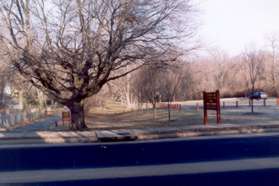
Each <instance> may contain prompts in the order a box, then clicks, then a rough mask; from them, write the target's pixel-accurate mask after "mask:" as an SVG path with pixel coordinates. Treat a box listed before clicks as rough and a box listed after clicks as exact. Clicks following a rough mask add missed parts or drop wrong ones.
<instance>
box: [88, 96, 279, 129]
mask: <svg viewBox="0 0 279 186" xmlns="http://www.w3.org/2000/svg"><path fill="white" fill-rule="evenodd" d="M227 101H231V103H232V105H233V101H235V100H233V99H230V100H227ZM246 102H247V100H244V99H243V100H240V107H238V108H235V107H233V106H231V107H228V108H225V109H222V111H221V112H222V123H223V124H236V125H245V124H279V107H277V106H275V104H273V105H272V106H267V107H263V106H262V104H261V101H259V102H257V103H256V104H257V106H255V112H256V113H255V114H250V107H248V106H244V104H245V103H246ZM195 103H196V102H191V104H189V103H188V102H187V103H185V102H183V103H182V105H183V109H182V110H181V111H180V112H179V111H174V110H173V111H172V112H171V121H168V112H167V110H163V109H158V110H157V114H156V119H154V118H153V110H152V109H147V110H143V111H129V110H128V109H127V108H125V107H123V106H121V105H119V106H117V104H116V103H109V104H108V105H106V107H105V109H103V110H99V111H98V112H92V113H90V114H89V115H88V116H87V118H86V122H87V124H88V126H89V127H90V128H94V129H107V128H109V129H127V128H129V129H130V128H137V129H138V128H154V127H177V128H180V127H193V126H198V125H202V121H203V115H202V114H203V113H202V109H200V110H199V111H196V109H195V106H194V105H195ZM268 103H271V101H270V102H268ZM241 104H243V105H241ZM226 105H229V104H226ZM110 106H111V107H110ZM95 111H97V109H95ZM215 122H216V121H215V112H214V111H211V112H210V115H209V123H210V124H213V125H215Z"/></svg>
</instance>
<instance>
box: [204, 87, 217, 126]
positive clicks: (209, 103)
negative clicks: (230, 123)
mask: <svg viewBox="0 0 279 186" xmlns="http://www.w3.org/2000/svg"><path fill="white" fill-rule="evenodd" d="M208 110H216V120H217V123H218V124H219V123H221V108H220V92H219V90H217V91H216V92H203V123H204V124H205V125H206V124H207V123H208V113H207V111H208Z"/></svg>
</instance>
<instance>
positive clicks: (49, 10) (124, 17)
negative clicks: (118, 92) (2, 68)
mask: <svg viewBox="0 0 279 186" xmlns="http://www.w3.org/2000/svg"><path fill="white" fill-rule="evenodd" d="M190 12H191V4H190V0H164V1H161V0H148V1H147V0H143V1H137V0H123V1H122V0H120V1H115V0H94V1H91V0H59V1H51V0H10V1H4V0H2V1H1V13H2V17H1V18H2V22H3V24H2V25H1V26H2V31H3V32H2V34H1V40H2V41H3V42H5V44H6V45H7V50H6V52H7V54H8V55H9V57H10V60H11V62H12V64H13V65H14V67H15V68H16V70H18V72H19V73H20V74H21V75H22V76H23V77H24V78H26V79H27V80H28V81H30V82H31V83H32V84H33V85H34V86H35V87H37V88H38V89H40V90H42V91H43V92H44V93H45V94H47V95H48V96H50V97H51V98H52V99H54V100H56V101H57V102H59V103H61V104H63V105H65V106H67V107H68V108H69V109H70V111H71V118H72V128H73V129H77V130H81V129H84V128H86V124H85V121H84V107H83V102H84V99H85V98H87V97H90V96H92V95H95V94H96V93H98V92H99V91H100V90H101V88H102V87H103V86H104V85H105V84H106V83H107V82H109V81H112V80H115V79H118V78H120V77H123V76H125V75H127V74H129V73H131V72H133V71H135V70H137V69H139V68H140V67H141V66H143V65H144V64H146V63H149V62H152V61H153V59H156V58H157V57H158V56H161V55H162V54H164V52H165V51H166V50H167V49H168V48H169V47H171V45H172V44H173V42H172V41H174V40H175V39H177V38H179V37H191V35H192V30H191V26H190V24H189V22H191V19H190V18H189V17H188V16H187V15H189V13H190ZM182 14H183V15H185V16H181V15H182ZM177 15H179V16H177ZM179 19H180V20H181V21H183V22H181V23H180V24H179V26H178V25H177V24H176V23H177V21H178V20H179ZM176 20H177V21H176ZM182 23H183V24H182ZM181 25H186V26H185V27H183V28H181ZM182 30H184V31H183V32H182ZM7 31H8V33H9V34H7ZM130 65H132V68H129V70H125V69H126V67H127V66H130Z"/></svg>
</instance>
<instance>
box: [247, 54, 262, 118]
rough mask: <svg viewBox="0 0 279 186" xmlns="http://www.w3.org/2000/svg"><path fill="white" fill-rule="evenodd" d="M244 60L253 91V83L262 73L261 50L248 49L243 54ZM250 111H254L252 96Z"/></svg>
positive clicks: (252, 91)
mask: <svg viewBox="0 0 279 186" xmlns="http://www.w3.org/2000/svg"><path fill="white" fill-rule="evenodd" d="M243 57H244V62H245V65H246V67H247V70H248V79H249V83H250V88H251V91H250V92H251V93H254V91H255V85H256V83H257V81H258V80H259V79H260V78H261V76H262V73H263V70H264V68H263V62H264V55H263V53H262V52H261V51H249V52H246V53H245V54H244V55H243ZM251 112H252V113H253V112H254V103H253V98H252V99H251Z"/></svg>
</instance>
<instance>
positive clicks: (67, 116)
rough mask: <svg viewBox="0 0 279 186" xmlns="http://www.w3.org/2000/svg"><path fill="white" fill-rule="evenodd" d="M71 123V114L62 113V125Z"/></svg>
mask: <svg viewBox="0 0 279 186" xmlns="http://www.w3.org/2000/svg"><path fill="white" fill-rule="evenodd" d="M70 122H71V114H70V112H65V111H63V112H62V123H63V125H64V124H65V123H70Z"/></svg>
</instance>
